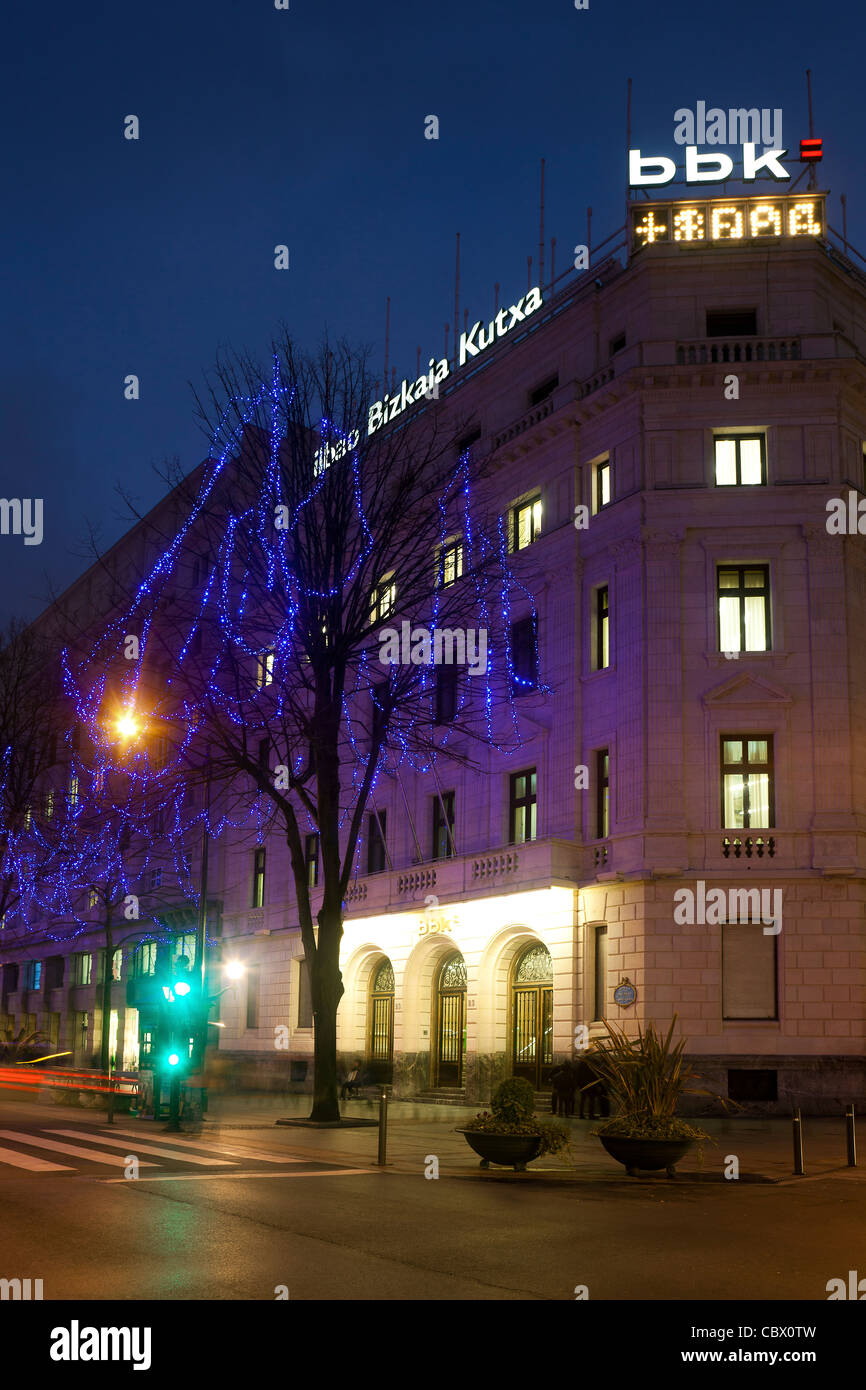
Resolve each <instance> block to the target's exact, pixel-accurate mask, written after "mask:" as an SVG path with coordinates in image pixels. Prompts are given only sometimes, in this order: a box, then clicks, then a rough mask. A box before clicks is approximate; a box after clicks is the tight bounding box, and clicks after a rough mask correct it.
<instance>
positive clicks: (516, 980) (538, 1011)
mask: <svg viewBox="0 0 866 1390" xmlns="http://www.w3.org/2000/svg"><path fill="white" fill-rule="evenodd" d="M511 995H512V998H511V1016H512V1050H511V1071H512V1074H513V1075H514V1076H522V1077H524V1078H525V1079H526V1080H527V1081H529V1082H530V1084H531V1085H532V1087H533V1089H534V1090H536V1091H539V1090H541V1089H542V1088H543V1087H544V1086H546V1084H547V1082H548V1080H549V1078H550V1073H551V1071H552V1070H553V964H552V962H551V959H550V953H549V951H548V950H547V948H546V947H545V946H541V945H537V946H530V947H529V948H528V949H527V950H525V951H524V952H523V954H522V955H521V956H520V958H519V960H518V961H517V964H516V966H515V970H514V977H513V982H512V988H511Z"/></svg>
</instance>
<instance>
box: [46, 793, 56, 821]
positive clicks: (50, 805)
mask: <svg viewBox="0 0 866 1390" xmlns="http://www.w3.org/2000/svg"><path fill="white" fill-rule="evenodd" d="M44 807H45V819H46V820H50V819H51V817H52V816H53V815H54V792H53V791H50V792H46V793H45V802H44Z"/></svg>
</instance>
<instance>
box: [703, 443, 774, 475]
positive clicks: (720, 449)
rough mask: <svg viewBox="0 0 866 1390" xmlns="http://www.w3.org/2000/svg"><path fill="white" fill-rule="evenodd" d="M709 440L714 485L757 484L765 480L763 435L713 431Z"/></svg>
mask: <svg viewBox="0 0 866 1390" xmlns="http://www.w3.org/2000/svg"><path fill="white" fill-rule="evenodd" d="M713 443H714V448H715V464H716V486H717V487H759V486H760V485H761V484H763V483H766V481H767V469H766V455H765V450H764V437H763V435H760V434H734V435H716V437H715V440H714V441H713Z"/></svg>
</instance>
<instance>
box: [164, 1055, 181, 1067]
mask: <svg viewBox="0 0 866 1390" xmlns="http://www.w3.org/2000/svg"><path fill="white" fill-rule="evenodd" d="M167 1061H168V1065H169V1066H170V1067H178V1066H180V1053H179V1052H170V1053H169V1054H168V1058H167Z"/></svg>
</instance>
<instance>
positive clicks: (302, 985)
mask: <svg viewBox="0 0 866 1390" xmlns="http://www.w3.org/2000/svg"><path fill="white" fill-rule="evenodd" d="M299 965H300V972H299V978H298V1027H299V1028H312V1026H313V993H312V990H311V989H310V967H309V965H308V964H307V962H306V960H304V959H301V960H300V961H299Z"/></svg>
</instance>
